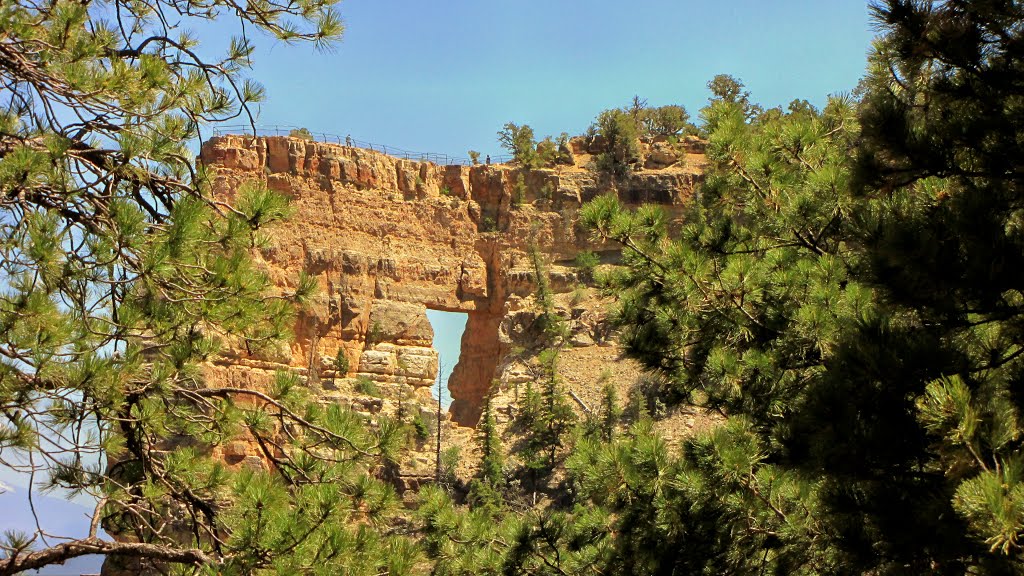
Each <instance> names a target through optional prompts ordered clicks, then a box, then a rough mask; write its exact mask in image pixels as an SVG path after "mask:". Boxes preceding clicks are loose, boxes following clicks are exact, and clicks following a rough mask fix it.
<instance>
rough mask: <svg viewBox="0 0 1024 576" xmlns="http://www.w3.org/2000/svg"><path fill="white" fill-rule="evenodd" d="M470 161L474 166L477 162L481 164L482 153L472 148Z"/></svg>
mask: <svg viewBox="0 0 1024 576" xmlns="http://www.w3.org/2000/svg"><path fill="white" fill-rule="evenodd" d="M469 161H470V162H472V163H473V166H476V165H477V164H479V163H480V153H479V152H477V151H476V150H470V151H469Z"/></svg>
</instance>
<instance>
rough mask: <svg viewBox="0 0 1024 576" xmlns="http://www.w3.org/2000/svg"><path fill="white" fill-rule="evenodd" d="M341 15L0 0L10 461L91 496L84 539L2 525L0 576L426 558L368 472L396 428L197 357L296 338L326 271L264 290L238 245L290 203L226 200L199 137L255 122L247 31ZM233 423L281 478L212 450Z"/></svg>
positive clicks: (4, 388) (331, 32) (332, 565)
mask: <svg viewBox="0 0 1024 576" xmlns="http://www.w3.org/2000/svg"><path fill="white" fill-rule="evenodd" d="M212 20H216V21H217V22H218V23H221V24H225V23H227V22H228V21H230V20H234V21H235V22H236V23H237V30H238V34H237V36H236V37H234V38H233V39H232V40H231V41H230V43H229V46H228V48H227V51H226V53H224V54H222V55H220V56H216V55H210V54H209V53H208V52H204V50H203V47H202V46H200V45H199V43H198V41H197V35H196V34H194V33H193V32H191V31H190V30H189V27H190V26H200V25H202V22H203V21H212ZM341 31H342V25H341V21H340V20H339V18H338V15H337V12H336V10H335V8H334V0H301V1H300V2H277V1H275V0H270V1H267V2H256V3H253V2H249V3H241V4H239V3H235V2H233V1H231V0H216V1H213V2H200V1H191V0H190V1H185V2H167V1H161V0H158V1H156V2H124V1H120V0H115V1H113V2H101V3H97V2H92V3H90V2H70V1H64V0H58V1H55V2H46V3H36V2H22V1H18V0H14V1H11V2H5V3H4V4H3V5H2V7H0V326H2V329H0V414H2V416H0V465H2V466H4V467H6V468H9V469H15V470H21V471H23V472H25V473H31V474H33V475H34V476H33V477H34V479H35V484H34V486H33V488H37V487H38V486H39V485H40V484H42V485H43V486H44V487H46V488H48V489H55V490H58V491H60V492H61V493H62V494H76V493H88V494H89V495H91V496H92V497H93V498H94V499H95V501H96V502H97V507H96V513H95V519H94V521H93V524H92V527H91V530H90V533H89V535H88V536H87V537H84V538H73V539H69V538H67V535H65V534H50V533H47V532H46V527H45V526H43V527H40V530H38V531H36V532H35V533H34V534H30V533H8V534H6V535H5V536H4V537H3V540H2V542H0V550H2V558H0V574H13V573H17V572H20V571H23V570H28V569H31V568H38V567H42V566H45V565H48V564H53V563H61V562H63V561H65V560H67V559H69V558H73V557H76V556H80V555H83V554H97V553H98V554H105V555H108V556H109V557H112V558H115V559H117V561H118V563H120V564H121V566H122V568H123V569H125V570H127V571H129V572H137V571H143V570H145V569H146V568H147V567H152V566H154V565H156V564H160V565H163V566H164V567H165V568H167V569H171V570H174V569H175V568H174V567H175V566H180V567H185V571H195V570H197V569H199V567H202V570H204V571H205V572H204V573H219V574H235V573H237V574H243V573H245V574H248V573H253V572H255V571H261V570H264V569H271V568H272V569H274V570H276V571H304V572H306V573H309V571H311V570H313V571H319V572H318V573H331V574H335V573H338V572H339V571H342V570H347V571H348V572H349V573H367V574H370V573H372V574H377V573H379V572H381V571H393V572H403V571H406V570H407V567H403V564H402V563H407V562H412V561H414V559H415V555H414V554H409V553H408V550H406V548H405V546H406V544H407V543H406V542H405V541H404V540H401V539H395V538H392V537H388V536H385V535H383V534H381V533H378V532H376V531H374V530H373V529H372V526H373V522H384V521H386V519H387V518H389V516H388V510H390V509H391V507H392V505H393V500H394V499H393V493H392V491H391V489H390V487H388V486H386V485H384V484H382V483H380V482H379V481H377V480H375V479H374V478H372V477H371V476H369V475H368V474H367V472H368V470H369V469H370V468H372V467H374V466H376V465H378V464H379V462H380V461H381V459H385V458H386V457H387V454H388V453H389V450H391V449H392V448H393V444H394V439H395V437H396V435H395V432H396V429H397V428H396V426H393V425H391V424H390V423H388V422H387V421H382V422H381V426H380V427H379V428H378V429H377V430H375V431H372V432H371V431H369V430H367V429H366V428H365V425H364V424H363V423H362V422H361V421H360V420H359V419H357V418H355V417H353V416H352V415H351V414H349V413H347V412H345V411H341V410H337V409H333V408H332V409H321V408H317V407H316V406H315V405H311V404H308V403H306V402H304V401H303V399H302V395H303V394H302V392H301V390H300V388H299V387H298V386H297V380H296V378H295V377H294V376H290V375H284V374H282V375H281V376H280V377H279V378H278V380H277V382H276V383H275V385H274V386H273V387H272V389H271V390H268V391H266V392H260V391H255V390H235V389H227V388H217V387H209V386H206V385H205V383H204V382H202V375H201V372H200V370H199V368H198V366H199V364H200V363H201V362H203V361H204V360H206V359H208V358H211V357H212V356H214V355H216V354H217V353H218V351H219V350H222V349H224V348H225V347H235V348H238V349H244V350H247V351H250V352H254V353H255V352H258V351H259V350H262V349H266V348H268V347H272V346H274V345H276V344H277V343H278V341H280V340H281V339H282V338H285V337H287V336H288V333H289V330H290V318H291V315H292V311H293V309H294V306H295V305H296V304H301V302H302V301H303V300H304V298H306V297H308V296H309V294H310V292H311V290H312V289H313V284H312V283H311V282H310V281H309V280H307V279H301V280H300V281H299V282H298V289H297V290H295V291H294V292H292V293H281V292H279V291H276V290H271V286H270V283H269V281H268V279H267V278H266V276H265V275H264V274H263V273H261V272H260V271H258V270H257V269H255V268H254V266H253V264H252V263H251V259H250V257H249V254H250V250H251V249H253V248H255V247H259V246H261V245H262V242H263V241H264V237H263V233H264V230H265V229H266V227H267V226H269V225H272V224H273V223H275V222H276V221H279V220H280V219H282V218H283V217H284V216H285V215H286V214H287V212H288V209H287V203H286V202H285V201H284V199H283V198H282V197H280V196H278V195H276V194H272V193H270V192H268V191H267V190H265V189H262V188H259V187H257V186H247V187H244V188H243V189H242V190H240V191H239V194H238V195H237V197H236V198H235V199H234V200H233V201H232V202H231V203H230V204H229V203H227V202H226V201H225V199H222V198H221V199H216V198H213V197H212V196H211V195H210V191H209V182H208V179H207V175H206V174H205V171H204V170H203V167H202V166H197V165H195V163H194V162H193V160H192V153H191V152H190V149H189V147H190V143H192V142H195V141H196V140H197V139H198V138H200V137H202V135H203V134H204V130H205V129H206V127H207V126H209V125H210V123H214V122H219V121H224V120H229V119H233V118H238V117H242V118H246V119H248V120H250V121H251V120H252V116H251V108H250V106H251V105H252V104H254V103H257V102H259V101H260V100H261V99H262V98H263V90H262V88H261V87H260V86H259V85H258V84H257V83H255V82H253V81H251V80H249V79H247V78H246V77H245V76H244V73H245V69H246V68H248V67H249V65H250V56H251V54H252V52H253V44H252V43H251V40H250V37H251V35H253V34H254V33H260V34H265V35H269V36H271V37H273V38H276V39H279V40H282V41H286V42H292V41H298V42H311V43H313V44H315V45H317V46H326V45H328V44H329V43H330V42H332V41H333V40H335V39H336V38H338V36H339V35H340V33H341ZM285 426H288V427H291V428H290V429H293V430H294V431H295V433H294V435H292V436H290V437H289V440H288V442H282V439H281V436H280V434H279V433H278V432H279V431H280V430H281V429H282V428H283V427H285ZM242 431H244V432H245V433H247V434H248V435H249V437H250V438H252V439H254V441H255V442H257V443H258V444H259V446H261V448H262V450H264V452H265V453H266V454H267V455H268V457H269V458H270V460H271V461H273V462H274V467H275V470H274V471H273V473H270V472H265V471H246V472H238V473H229V472H228V471H227V470H226V469H225V468H224V466H223V464H222V463H221V462H219V461H218V460H217V459H216V458H213V457H212V456H211V454H212V447H214V446H216V445H218V444H220V443H222V442H223V441H225V440H226V439H228V438H233V437H235V436H237V435H238V434H239V433H240V432H242ZM314 447H315V450H314ZM353 520H358V521H357V522H353ZM101 527H102V528H104V529H105V530H106V531H108V532H110V533H112V534H114V535H116V536H117V540H116V541H110V540H109V539H101V538H100V537H99V532H98V531H99V529H100V528H101Z"/></svg>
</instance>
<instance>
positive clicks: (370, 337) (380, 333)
mask: <svg viewBox="0 0 1024 576" xmlns="http://www.w3.org/2000/svg"><path fill="white" fill-rule="evenodd" d="M383 340H384V327H383V326H381V323H380V322H378V321H376V320H374V322H373V324H371V325H370V329H369V330H367V331H366V343H367V345H369V346H372V345H374V344H376V343H378V342H381V341H383Z"/></svg>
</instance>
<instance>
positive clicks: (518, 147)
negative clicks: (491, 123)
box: [498, 122, 540, 168]
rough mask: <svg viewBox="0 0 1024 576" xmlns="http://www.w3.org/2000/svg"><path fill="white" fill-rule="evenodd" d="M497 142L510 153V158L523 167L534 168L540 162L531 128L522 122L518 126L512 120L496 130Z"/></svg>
mask: <svg viewBox="0 0 1024 576" xmlns="http://www.w3.org/2000/svg"><path fill="white" fill-rule="evenodd" d="M498 143H499V144H501V147H502V148H504V149H505V150H508V152H509V153H510V154H512V159H513V160H514V161H515V162H518V163H519V164H521V165H522V166H523V167H524V168H535V167H537V166H538V165H539V163H540V157H539V156H538V154H537V141H536V140H535V139H534V136H533V128H530V127H529V126H527V125H525V124H523V125H522V126H518V125H516V124H514V123H512V122H509V123H507V124H505V126H504V127H503V128H502V129H501V131H499V132H498Z"/></svg>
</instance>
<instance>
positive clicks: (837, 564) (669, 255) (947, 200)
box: [577, 0, 1024, 574]
mask: <svg viewBox="0 0 1024 576" xmlns="http://www.w3.org/2000/svg"><path fill="white" fill-rule="evenodd" d="M875 16H876V19H877V20H878V22H879V23H880V24H881V26H882V27H883V30H884V32H885V35H884V36H883V37H882V38H881V39H880V40H879V41H878V42H877V43H876V49H875V53H874V55H873V56H872V60H871V63H870V69H869V76H868V78H867V80H866V81H865V82H864V84H863V94H864V99H863V102H862V103H859V104H857V103H854V102H851V101H850V100H849V99H847V98H843V97H833V98H832V99H830V101H829V103H828V105H827V106H826V107H825V109H824V110H822V111H818V110H815V109H814V108H813V107H811V106H809V105H807V104H806V102H803V101H798V102H794V104H792V105H791V106H790V107H789V109H788V110H787V111H784V110H781V109H771V110H763V109H760V108H759V107H757V106H756V105H753V104H751V103H750V101H749V98H748V94H747V93H746V92H745V91H744V90H743V89H742V85H741V84H739V83H738V82H735V81H730V80H731V79H728V78H716V81H715V82H713V83H712V88H713V89H714V91H715V98H714V99H713V100H712V102H711V103H710V105H709V106H708V107H707V108H705V109H704V110H703V111H702V113H701V117H702V119H703V121H704V125H703V126H702V130H703V131H704V132H705V134H706V135H707V138H708V158H709V161H710V163H711V167H710V169H709V171H708V174H707V181H706V183H705V184H704V186H703V187H702V190H701V194H700V195H699V199H698V201H697V202H695V203H694V204H693V206H692V207H691V208H690V209H689V213H688V214H687V215H686V218H685V219H684V221H685V224H684V226H683V228H682V231H681V233H680V234H679V235H678V237H669V235H668V234H667V230H666V226H665V217H664V215H663V214H662V213H661V212H660V211H659V210H657V209H655V208H643V209H640V210H637V211H635V212H629V211H625V210H624V209H623V208H622V207H621V206H620V205H619V204H618V203H617V202H616V201H615V200H614V199H610V198H604V199H599V200H597V201H596V202H594V203H592V204H591V205H590V206H589V207H587V209H586V210H585V212H584V219H585V220H586V221H588V222H589V224H590V225H591V227H592V228H593V230H594V231H595V233H596V234H597V235H598V236H600V237H602V238H606V239H614V240H618V241H619V242H620V243H622V244H623V246H624V258H623V261H624V264H625V267H624V269H623V270H620V271H619V272H618V273H617V274H616V275H614V276H613V277H612V286H613V287H616V288H617V289H618V290H619V292H620V305H619V308H618V312H617V320H618V321H619V322H620V323H621V325H622V326H623V328H624V334H623V339H624V342H625V344H626V345H627V347H628V349H629V351H630V353H631V354H632V355H634V356H635V357H637V358H638V359H640V360H641V361H642V362H644V363H645V364H646V365H647V366H648V367H650V368H651V369H653V370H656V371H658V372H660V373H662V374H663V375H665V376H667V381H668V382H669V383H670V384H669V386H667V387H666V388H665V389H663V390H662V391H661V392H662V396H663V397H664V398H666V399H668V400H670V401H687V402H696V403H700V404H704V405H707V406H709V407H713V408H715V409H718V410H719V411H721V412H723V413H725V414H726V415H727V416H728V418H729V423H728V424H727V426H726V428H725V429H723V431H721V432H719V433H715V434H714V435H712V436H711V437H710V438H709V439H706V440H700V439H698V440H696V441H694V442H691V443H689V444H688V446H687V450H686V451H685V452H684V457H683V461H682V462H681V466H682V468H681V470H683V471H684V475H683V476H682V477H680V482H681V486H685V487H686V493H687V498H696V500H687V501H689V502H690V503H689V504H688V505H687V507H686V508H683V509H689V510H694V509H699V507H701V506H704V505H707V504H709V503H710V502H709V501H708V498H710V497H714V496H716V495H717V497H718V498H720V499H721V500H720V501H721V503H723V504H727V505H729V506H734V507H733V508H731V510H732V511H731V512H729V511H728V510H727V509H721V510H719V513H721V514H722V521H723V522H726V523H731V525H732V528H731V529H730V531H729V533H728V534H727V535H722V534H719V535H717V536H713V541H714V542H715V543H716V546H717V545H722V547H715V548H710V549H702V548H701V547H700V546H697V547H696V548H694V547H693V546H694V545H695V544H696V542H699V540H696V541H695V540H691V543H690V544H682V546H683V548H684V549H685V548H687V547H691V551H690V552H689V553H686V555H685V556H684V558H683V559H684V560H685V561H687V562H689V561H692V560H694V559H695V558H704V559H705V560H707V559H708V558H709V557H708V555H709V554H711V555H717V554H722V555H724V556H725V557H731V558H739V557H746V558H759V559H761V561H762V566H761V567H760V568H758V567H757V566H756V563H749V562H748V563H746V564H744V565H732V566H731V567H729V568H728V571H730V572H740V573H743V572H748V573H754V572H755V571H756V572H757V573H761V571H762V570H763V571H764V572H776V573H799V572H805V573H817V574H821V573H837V572H842V573H950V574H963V573H978V574H1004V573H1017V572H1019V571H1020V570H1021V569H1022V565H1021V558H1022V555H1021V551H1020V549H1019V545H1018V539H1019V537H1020V535H1021V533H1022V528H1024V524H1022V517H1021V515H1020V513H1019V510H1022V509H1024V508H1022V507H1021V505H1020V503H1021V500H1020V498H1019V494H1020V493H1021V487H1020V486H1021V484H1020V474H1019V472H1018V468H1019V461H1020V457H1021V456H1020V444H1019V442H1020V440H1019V439H1020V438H1021V437H1022V434H1021V430H1020V428H1019V426H1020V425H1019V413H1020V408H1021V402H1020V400H1019V399H1020V397H1021V395H1020V394H1019V389H1020V388H1021V386H1020V383H1019V382H1018V380H1019V375H1020V374H1022V373H1024V370H1021V364H1020V362H1021V360H1020V356H1021V354H1020V353H1019V351H1020V343H1019V340H1020V338H1019V336H1020V331H1019V323H1020V319H1019V314H1018V308H1019V306H1018V302H1017V300H1018V299H1019V298H1018V296H1019V291H1020V289H1021V287H1020V286H1019V284H1020V278H1019V274H1020V270H1021V269H1024V268H1022V267H1021V266H1019V265H1018V264H1016V262H1017V261H1018V260H1019V259H1020V258H1021V254H1024V250H1022V247H1024V245H1022V244H1021V237H1020V227H1019V226H1017V225H1016V222H1017V220H1018V219H1019V214H1018V212H1019V210H1020V206H1019V204H1020V200H1019V196H1020V194H1019V191H1020V187H1021V176H1020V174H1021V172H1022V171H1021V170H1019V169H1018V166H1017V165H1018V164H1019V162H1020V158H1021V155H1020V153H1019V147H1020V145H1021V144H1020V143H1021V142H1022V141H1024V140H1022V139H1021V137H1020V135H1021V133H1022V128H1024V126H1022V125H1021V118H1024V116H1021V115H1020V114H1018V111H1019V110H1018V108H1019V105H1020V93H1021V91H1020V86H1019V84H1020V82H1021V79H1022V78H1024V75H1022V74H1021V70H1020V66H1021V62H1024V60H1022V59H1021V56H1022V54H1021V52H1020V45H1021V42H1020V34H1021V33H1022V31H1021V27H1020V25H1019V24H1020V22H1021V21H1022V16H1024V14H1022V12H1021V9H1020V8H1019V7H1017V6H1016V5H1015V4H1013V3H999V2H996V3H993V2H966V1H963V2H917V1H909V0H890V1H888V2H884V3H880V4H879V5H877V6H876V7H875ZM861 125H862V126H863V130H861ZM850 158H853V159H855V161H854V162H850V161H849V159H850ZM577 452H581V451H580V450H579V449H578V450H577ZM585 477H586V476H585ZM596 477H600V475H598V476H596ZM719 489H724V491H723V492H719V491H718V490H719ZM639 501H640V502H645V501H644V500H642V499H641V500H639ZM682 502H684V501H680V503H682ZM695 506H696V507H697V508H695ZM674 509H676V510H679V509H681V508H674ZM632 512H634V510H633V507H632V506H631V507H628V508H626V509H623V510H622V511H621V512H619V514H620V518H626V517H627V515H628V514H631V513H632ZM922 527H927V529H923V528H922ZM621 534H622V535H623V536H625V535H627V534H629V531H626V530H623V531H622V532H621ZM640 534H643V532H641V533H640ZM720 538H724V540H721V539H720ZM617 539H621V537H618V538H617ZM656 541H662V540H656ZM722 566H724V565H722ZM744 566H745V567H744ZM721 570H725V568H722V567H717V568H715V571H721Z"/></svg>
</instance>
